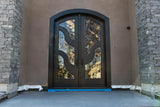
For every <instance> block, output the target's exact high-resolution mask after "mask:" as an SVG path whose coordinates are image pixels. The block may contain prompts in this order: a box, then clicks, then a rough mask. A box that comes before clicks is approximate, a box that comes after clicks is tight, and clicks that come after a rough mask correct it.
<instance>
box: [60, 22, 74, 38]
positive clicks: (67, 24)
mask: <svg viewBox="0 0 160 107" xmlns="http://www.w3.org/2000/svg"><path fill="white" fill-rule="evenodd" d="M59 26H61V27H64V28H65V29H67V31H68V32H69V36H70V38H71V39H72V40H74V39H75V19H72V20H67V21H65V22H63V23H61V24H60V25H59Z"/></svg>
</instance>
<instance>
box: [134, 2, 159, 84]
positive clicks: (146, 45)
mask: <svg viewBox="0 0 160 107" xmlns="http://www.w3.org/2000/svg"><path fill="white" fill-rule="evenodd" d="M135 1H136V18H137V29H138V42H139V44H138V45H139V50H138V51H139V67H140V74H141V82H142V83H155V84H159V83H160V0H135Z"/></svg>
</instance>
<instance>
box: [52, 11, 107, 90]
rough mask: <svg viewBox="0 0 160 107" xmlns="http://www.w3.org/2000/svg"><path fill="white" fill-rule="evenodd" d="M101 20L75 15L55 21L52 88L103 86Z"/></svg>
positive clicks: (102, 35) (102, 32) (103, 62)
mask: <svg viewBox="0 0 160 107" xmlns="http://www.w3.org/2000/svg"><path fill="white" fill-rule="evenodd" d="M104 46H105V44H104V23H103V21H102V20H100V19H98V18H95V17H92V16H87V15H82V14H75V15H70V16H67V17H63V18H61V19H58V20H56V22H55V39H54V55H53V56H54V65H53V66H54V82H53V84H54V87H55V88H98V87H105V79H106V78H105V67H104V66H105V51H104V48H105V47H104Z"/></svg>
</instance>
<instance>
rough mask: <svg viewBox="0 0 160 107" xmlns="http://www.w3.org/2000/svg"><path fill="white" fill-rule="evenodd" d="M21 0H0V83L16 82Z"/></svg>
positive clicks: (20, 27) (20, 29)
mask: <svg viewBox="0 0 160 107" xmlns="http://www.w3.org/2000/svg"><path fill="white" fill-rule="evenodd" d="M22 10H23V0H0V83H6V84H10V83H15V82H18V74H19V55H20V44H21V42H20V41H21V40H20V38H21V31H22V26H21V25H22Z"/></svg>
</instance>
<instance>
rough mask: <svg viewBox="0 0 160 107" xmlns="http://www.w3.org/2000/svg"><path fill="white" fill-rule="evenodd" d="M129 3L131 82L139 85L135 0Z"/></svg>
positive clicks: (130, 0)
mask: <svg viewBox="0 0 160 107" xmlns="http://www.w3.org/2000/svg"><path fill="white" fill-rule="evenodd" d="M128 1H129V2H128V5H129V22H130V27H131V29H130V37H131V38H130V39H131V71H132V84H135V85H140V74H139V58H138V37H137V24H136V12H135V0H128Z"/></svg>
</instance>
